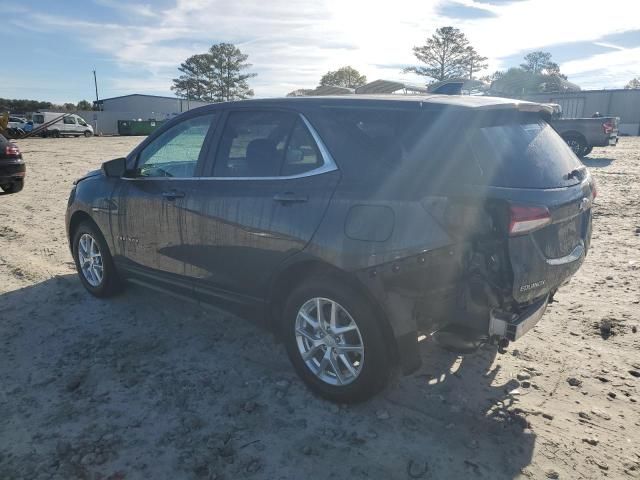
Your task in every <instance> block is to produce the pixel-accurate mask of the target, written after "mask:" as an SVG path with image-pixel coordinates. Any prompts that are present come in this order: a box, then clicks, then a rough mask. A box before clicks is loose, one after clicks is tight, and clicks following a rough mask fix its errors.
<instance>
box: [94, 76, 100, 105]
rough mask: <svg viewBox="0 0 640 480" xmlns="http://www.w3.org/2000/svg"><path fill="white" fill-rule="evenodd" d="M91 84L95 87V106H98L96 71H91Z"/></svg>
mask: <svg viewBox="0 0 640 480" xmlns="http://www.w3.org/2000/svg"><path fill="white" fill-rule="evenodd" d="M93 84H94V85H95V87H96V108H100V107H99V106H98V79H97V78H96V71H95V70H94V71H93Z"/></svg>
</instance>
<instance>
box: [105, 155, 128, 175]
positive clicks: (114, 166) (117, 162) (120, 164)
mask: <svg viewBox="0 0 640 480" xmlns="http://www.w3.org/2000/svg"><path fill="white" fill-rule="evenodd" d="M102 172H103V173H104V174H105V176H107V177H113V178H120V177H122V176H123V175H124V174H125V173H126V172H127V159H126V158H124V157H122V158H116V159H114V160H109V161H108V162H104V163H103V164H102Z"/></svg>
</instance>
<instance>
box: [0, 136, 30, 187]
mask: <svg viewBox="0 0 640 480" xmlns="http://www.w3.org/2000/svg"><path fill="white" fill-rule="evenodd" d="M26 172H27V167H26V165H25V163H24V159H23V158H22V154H21V153H20V149H19V148H18V146H17V145H16V144H15V143H11V142H10V141H9V140H7V139H6V138H5V137H3V136H2V135H0V188H1V189H2V190H3V191H4V193H17V192H19V191H20V190H22V188H23V187H24V177H25V175H26Z"/></svg>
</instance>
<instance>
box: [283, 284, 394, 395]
mask: <svg viewBox="0 0 640 480" xmlns="http://www.w3.org/2000/svg"><path fill="white" fill-rule="evenodd" d="M282 327H283V334H284V335H283V336H284V342H285V346H286V349H287V354H288V356H289V359H290V360H291V363H292V364H293V366H294V368H295V369H296V372H297V373H298V375H299V376H300V377H301V378H302V380H303V381H304V382H305V383H306V384H307V386H309V388H310V389H311V390H313V391H314V392H315V393H317V394H319V395H320V396H322V397H324V398H327V399H329V400H332V401H335V402H340V403H353V402H359V401H363V400H366V399H368V398H370V397H371V396H372V395H374V394H375V393H376V392H377V391H379V390H380V389H382V388H383V387H384V386H385V384H386V383H387V380H388V378H389V371H390V368H389V359H388V352H387V347H386V345H385V342H384V337H383V335H382V332H381V329H380V327H379V324H378V321H377V319H376V313H375V311H374V310H373V308H371V305H370V304H369V302H368V301H367V300H366V299H365V298H364V297H363V296H362V295H361V294H360V293H359V292H357V291H356V290H355V289H353V288H351V287H350V286H348V285H345V284H342V283H341V282H339V281H336V280H335V279H332V278H329V277H326V278H317V279H313V280H310V281H308V282H306V283H304V284H303V285H301V286H300V287H298V288H297V289H295V290H294V291H293V292H292V293H291V295H290V296H289V299H288V300H287V304H286V307H285V310H284V318H283V325H282Z"/></svg>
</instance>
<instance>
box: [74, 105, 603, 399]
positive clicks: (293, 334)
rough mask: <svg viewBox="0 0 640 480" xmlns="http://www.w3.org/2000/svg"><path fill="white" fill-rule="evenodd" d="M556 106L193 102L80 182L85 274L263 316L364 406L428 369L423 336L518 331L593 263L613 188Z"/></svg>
mask: <svg viewBox="0 0 640 480" xmlns="http://www.w3.org/2000/svg"><path fill="white" fill-rule="evenodd" d="M549 113H550V110H549V109H548V108H547V107H545V106H544V105H540V104H534V103H527V102H517V101H514V100H508V99H498V98H490V97H462V96H430V97H429V96H419V97H409V96H407V97H404V96H403V97H398V96H365V95H354V96H344V97H298V98H288V99H275V100H248V101H242V102H231V103H221V104H216V105H210V106H206V107H202V108H198V109H195V110H191V111H189V112H186V113H184V114H182V115H180V116H179V117H177V118H176V119H173V120H171V121H169V122H167V123H166V124H165V125H163V126H162V127H161V128H159V129H158V130H156V131H155V132H154V133H153V134H152V135H150V136H149V137H148V138H147V139H146V140H144V141H143V142H142V143H141V144H140V145H139V146H138V147H137V148H135V149H134V150H133V151H132V152H131V153H130V154H129V155H128V156H127V157H126V158H119V159H115V160H111V161H108V162H105V163H104V164H103V165H102V168H101V169H100V170H96V171H94V172H91V173H89V174H87V175H86V176H85V177H83V178H81V179H80V180H78V181H77V183H76V185H75V186H74V188H73V189H72V191H71V194H70V198H69V204H68V208H67V213H66V228H67V233H68V238H69V245H70V248H71V251H72V254H73V257H74V260H75V263H76V267H77V270H78V273H79V276H80V280H81V281H82V283H83V285H84V286H85V288H86V289H87V290H88V291H89V292H90V293H92V294H93V295H96V296H99V297H106V296H110V295H113V294H114V293H116V292H117V291H118V290H119V289H120V288H121V286H122V282H123V281H124V280H128V281H131V282H134V283H138V284H142V285H146V286H149V287H152V288H155V289H157V290H159V291H161V292H167V293H169V292H170V293H173V294H176V295H180V296H182V297H187V298H192V299H195V300H197V301H200V302H205V303H215V304H218V305H221V306H224V307H227V308H229V309H231V310H234V311H236V312H239V313H241V314H243V315H245V316H250V317H252V318H261V319H263V320H264V321H265V322H266V324H267V325H268V326H270V327H271V328H273V329H274V330H275V331H276V332H278V334H279V335H281V337H282V339H283V341H284V344H285V346H286V349H287V352H288V355H289V358H290V360H291V362H292V363H293V366H294V367H295V369H296V371H297V372H298V374H299V375H300V376H301V377H302V379H303V380H304V381H305V382H306V383H307V385H308V386H309V387H310V388H311V389H313V390H314V391H315V392H317V393H319V394H320V395H323V396H325V397H326V398H329V399H331V400H334V401H339V402H350V401H358V400H363V399H366V398H368V397H370V396H371V395H373V394H374V393H375V392H376V391H378V390H379V389H380V388H382V386H383V385H384V384H385V382H386V381H387V378H388V374H389V372H390V370H391V369H392V367H394V366H396V365H397V366H400V367H401V369H402V370H403V371H404V372H405V373H409V372H412V371H414V370H415V369H416V368H418V367H419V365H420V356H419V351H418V332H426V333H432V332H436V333H437V335H436V336H437V337H438V338H439V339H440V341H441V342H445V344H446V345H447V346H452V345H456V344H458V343H461V342H462V343H463V344H464V345H465V346H469V345H470V346H477V345H478V344H479V343H481V342H488V341H493V342H498V343H500V344H501V345H503V346H504V344H506V343H508V341H514V340H517V339H518V338H519V337H521V336H522V335H523V334H524V333H525V332H527V331H528V330H529V329H531V328H532V327H533V326H534V325H535V324H536V322H538V320H539V319H540V318H541V316H542V315H543V313H544V311H545V309H546V306H547V303H548V302H549V300H550V299H551V298H552V297H553V295H554V293H555V292H556V290H557V289H558V288H559V287H560V286H561V285H563V284H564V283H565V282H566V281H567V280H568V279H569V278H570V277H571V276H572V275H573V274H574V273H575V272H576V271H577V270H578V268H579V267H580V265H581V264H582V262H583V260H584V258H585V255H586V253H587V250H588V248H589V241H590V237H591V204H592V201H593V199H594V198H595V195H596V191H595V187H594V183H593V180H592V178H591V175H590V174H589V172H588V171H587V169H586V167H585V166H584V165H583V164H582V163H581V162H580V161H579V160H578V159H577V158H576V156H575V155H574V154H573V152H572V151H571V150H570V149H569V148H568V147H567V145H566V144H565V143H564V142H563V141H562V139H561V138H560V136H558V134H557V133H556V132H555V131H554V130H553V129H552V128H551V127H550V126H549V124H548V120H549V118H550V115H549ZM164 298H165V297H164V296H159V297H158V301H159V302H162V301H164ZM150 328H152V327H150Z"/></svg>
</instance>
